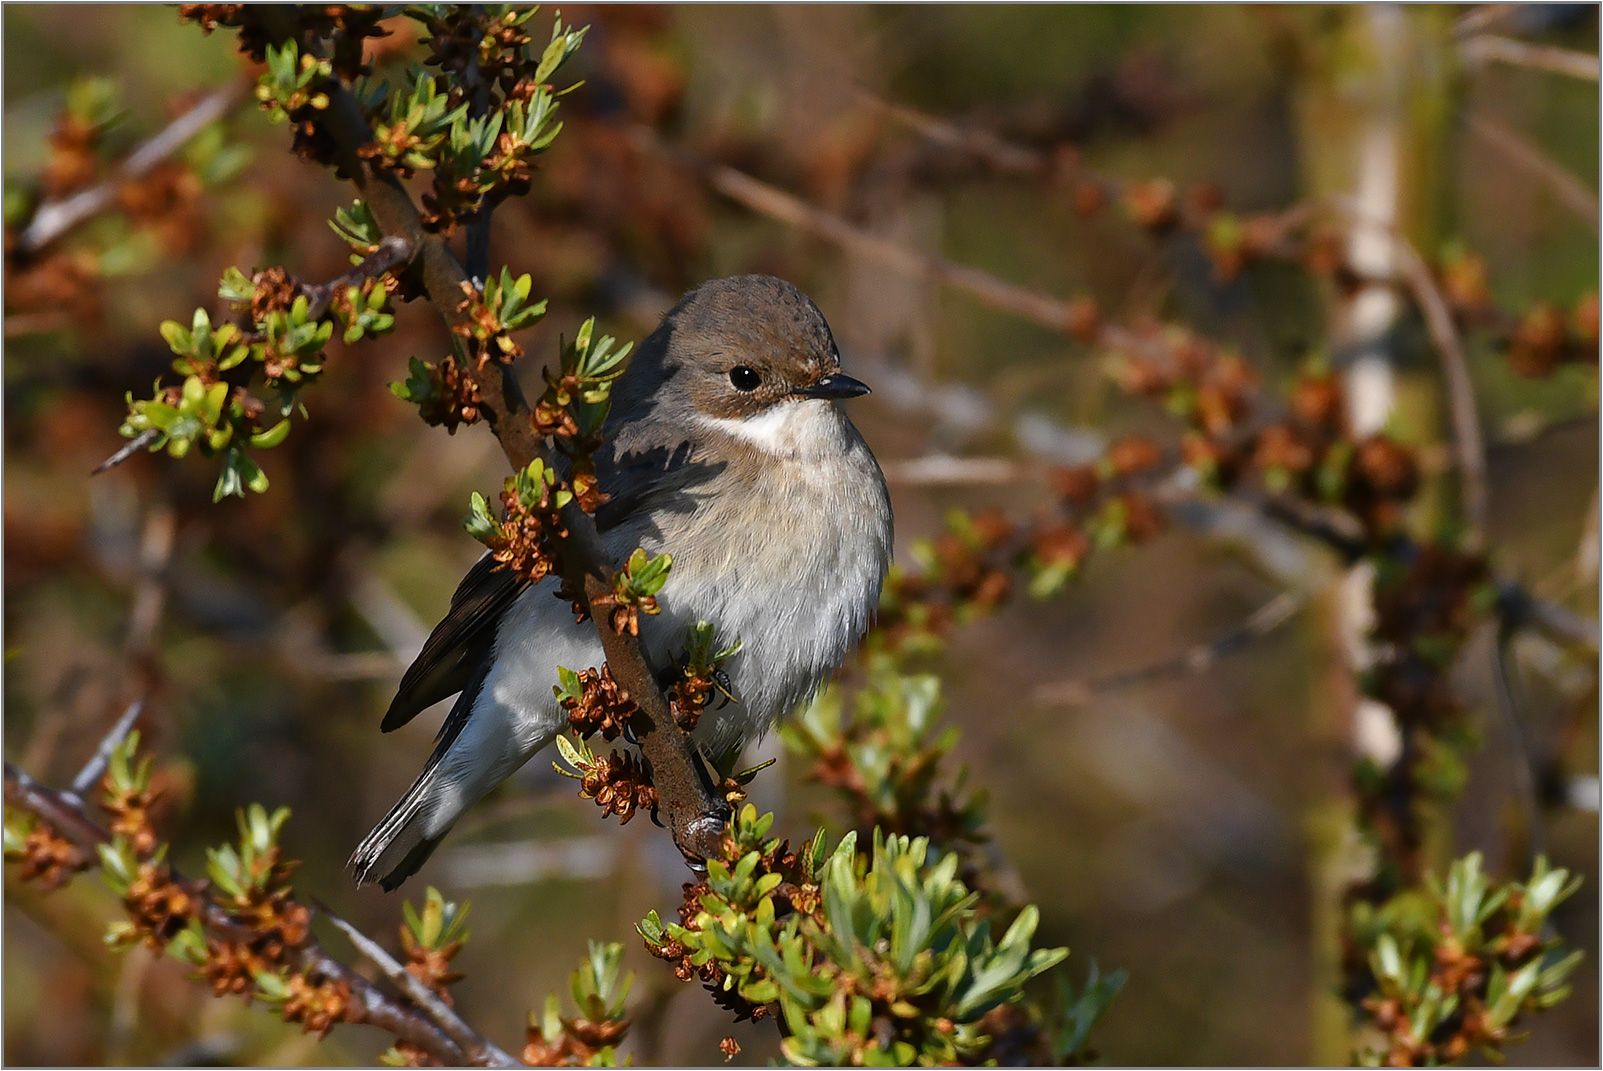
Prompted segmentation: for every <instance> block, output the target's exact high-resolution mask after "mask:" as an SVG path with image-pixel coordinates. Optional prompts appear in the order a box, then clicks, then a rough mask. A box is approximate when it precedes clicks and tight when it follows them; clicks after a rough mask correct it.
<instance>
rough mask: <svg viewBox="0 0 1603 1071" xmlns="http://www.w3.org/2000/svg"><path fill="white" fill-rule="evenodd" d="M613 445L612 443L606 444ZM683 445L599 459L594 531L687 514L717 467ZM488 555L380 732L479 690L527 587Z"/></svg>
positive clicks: (459, 708)
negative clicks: (503, 625)
mask: <svg viewBox="0 0 1603 1071" xmlns="http://www.w3.org/2000/svg"><path fill="white" fill-rule="evenodd" d="M609 445H610V444H609ZM690 454H691V449H690V445H689V444H688V443H682V444H680V445H679V446H678V447H677V448H673V449H670V448H668V447H655V448H652V449H649V450H643V451H631V452H629V453H625V454H622V455H614V454H613V453H612V451H611V450H610V449H609V450H607V451H605V453H604V455H603V456H601V457H598V458H597V468H598V471H599V475H600V477H601V486H602V487H604V488H606V489H607V490H608V493H609V494H610V495H611V496H612V497H611V498H610V499H609V500H608V501H607V502H605V503H603V504H602V506H601V508H600V509H598V510H597V511H596V527H597V528H598V529H599V530H600V531H602V532H606V531H608V530H609V529H611V528H613V527H615V526H617V525H618V524H619V523H621V522H622V521H623V520H625V519H626V518H628V517H631V516H636V515H638V514H639V513H641V512H642V511H653V512H655V511H667V512H674V511H690V510H693V509H695V500H696V498H697V497H698V496H697V495H696V493H695V488H696V486H697V485H698V484H700V483H702V482H703V481H705V480H706V479H708V478H709V477H710V476H711V475H712V474H713V473H715V472H717V471H718V470H719V469H721V468H722V465H713V464H708V463H706V462H700V461H692V460H691V459H690ZM496 565H497V563H496V561H495V559H494V558H492V557H490V556H489V555H488V554H486V555H485V556H484V557H482V558H480V559H479V560H478V561H477V562H476V563H474V565H473V568H471V569H469V570H468V574H467V576H465V577H463V578H462V583H461V584H460V585H458V587H457V589H456V594H455V595H453V596H452V597H451V609H450V610H449V611H447V612H446V615H445V619H444V620H442V621H441V622H440V623H439V624H438V625H435V626H434V631H433V632H431V633H430V634H429V638H428V642H427V643H425V644H424V645H423V650H422V651H421V652H419V653H418V656H417V658H416V660H414V661H413V663H412V665H411V666H410V667H409V668H408V669H407V671H406V673H405V675H403V676H402V677H401V684H400V687H399V688H398V689H397V690H396V693H395V698H394V699H393V700H392V701H391V702H390V709H389V710H388V711H387V712H386V713H385V715H384V721H383V722H382V723H381V724H380V728H382V729H383V730H384V731H385V732H389V731H391V730H392V729H398V728H400V727H401V726H403V725H405V724H406V723H407V722H409V721H411V720H412V719H413V718H415V717H417V715H418V714H419V712H421V711H423V710H426V709H428V708H429V707H431V706H433V705H434V704H435V703H438V702H439V701H440V700H442V699H445V698H447V697H449V696H452V695H455V694H456V693H457V692H461V691H464V690H467V691H477V688H476V683H477V682H480V681H482V679H483V672H484V671H485V670H486V669H487V668H488V663H489V661H490V655H491V653H492V651H493V648H494V646H495V632H496V628H497V627H498V626H499V625H500V621H501V617H502V615H503V614H505V613H506V612H507V611H508V610H510V609H511V608H512V604H513V602H515V601H516V600H517V597H518V596H519V595H521V594H523V592H524V590H525V589H527V588H528V586H529V585H528V583H527V582H526V581H523V580H520V579H518V577H517V575H516V574H515V573H513V572H512V571H511V570H509V569H499V568H497V567H496ZM471 713H472V702H471V699H469V700H468V701H465V702H458V703H457V705H456V706H455V707H453V708H452V710H451V713H450V715H449V716H448V717H447V719H446V724H445V725H444V726H443V727H442V728H441V730H440V733H441V739H442V740H446V741H447V742H448V739H454V738H455V736H456V733H457V732H458V731H460V728H461V724H460V723H464V722H466V720H467V718H468V715H469V714H471Z"/></svg>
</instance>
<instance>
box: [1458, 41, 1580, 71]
mask: <svg viewBox="0 0 1603 1071" xmlns="http://www.w3.org/2000/svg"><path fill="white" fill-rule="evenodd" d="M1458 50H1459V55H1461V56H1462V57H1463V59H1464V62H1465V63H1466V64H1471V65H1473V64H1475V63H1479V62H1481V61H1484V60H1496V61H1498V62H1499V63H1507V64H1511V65H1513V66H1515V67H1528V68H1530V69H1532V70H1537V71H1547V72H1549V73H1551V74H1563V75H1568V76H1569V77H1571V78H1580V79H1583V80H1585V81H1588V82H1595V81H1597V79H1598V59H1597V57H1596V56H1594V55H1592V54H1590V53H1587V52H1577V51H1575V50H1574V49H1570V48H1558V47H1557V46H1554V45H1533V44H1531V43H1530V42H1528V41H1517V40H1515V39H1514V38H1512V37H1499V36H1497V35H1495V34H1488V33H1482V34H1476V35H1474V36H1473V37H1468V38H1465V39H1464V40H1463V41H1462V42H1460V43H1459V46H1458Z"/></svg>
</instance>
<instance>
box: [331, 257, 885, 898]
mask: <svg viewBox="0 0 1603 1071" xmlns="http://www.w3.org/2000/svg"><path fill="white" fill-rule="evenodd" d="M867 393H868V387H866V386H864V385H863V384H862V383H860V382H858V381H857V380H855V379H853V378H852V377H850V376H848V375H846V374H844V373H843V372H842V371H841V370H840V351H839V349H838V348H837V347H836V345H835V340H834V337H833V336H832V335H831V334H830V330H829V325H828V324H827V323H825V322H824V317H823V314H822V313H820V312H819V311H818V307H817V306H816V305H814V304H813V302H812V301H811V300H810V299H809V298H808V297H807V295H805V294H803V293H802V292H801V291H800V290H798V289H797V288H796V287H794V286H792V285H791V284H790V283H787V282H784V281H783V280H780V279H775V278H772V277H770V276H765V275H742V276H737V277H734V278H730V279H719V280H715V281H712V282H708V283H705V284H703V285H702V286H700V287H698V288H697V289H695V290H693V291H691V292H690V293H689V294H687V295H686V296H685V297H684V298H683V299H682V300H681V301H680V302H679V304H677V305H676V306H674V308H673V309H671V310H670V311H669V312H668V314H667V315H666V316H665V317H664V318H663V321H662V324H661V325H660V326H659V327H658V328H657V329H656V330H655V331H654V332H652V334H651V335H650V336H649V337H648V338H647V339H646V340H645V342H643V343H642V344H641V346H640V348H639V350H638V351H637V352H636V353H635V355H634V356H633V358H632V360H631V361H630V364H629V367H628V369H627V370H626V371H625V372H624V374H623V375H622V376H621V377H620V378H619V379H618V380H617V382H616V383H615V384H614V386H613V392H612V396H613V405H612V410H611V413H610V415H609V417H608V420H607V425H606V429H605V430H606V434H607V437H608V442H607V444H606V446H605V447H604V448H603V449H602V450H601V451H600V452H598V454H597V455H596V470H597V474H598V476H599V477H600V483H601V489H602V490H603V491H604V492H606V493H607V494H608V495H609V496H610V498H609V499H608V500H607V501H606V502H604V503H603V504H602V505H601V507H600V508H599V509H597V511H596V515H595V516H596V527H597V529H598V530H599V531H600V533H601V537H602V541H603V542H604V544H605V545H606V548H607V551H608V553H609V554H610V555H611V556H612V558H613V559H614V560H615V561H622V560H623V559H624V558H625V557H627V556H628V555H629V553H630V552H631V551H633V550H634V549H635V548H636V547H643V548H645V550H646V551H647V552H648V553H651V554H658V553H662V552H668V553H671V554H672V555H673V567H672V569H671V571H670V572H669V575H668V580H667V583H666V584H665V585H664V587H663V589H662V591H661V592H660V593H659V594H658V596H657V601H658V605H659V606H660V608H661V609H660V612H659V613H658V614H656V615H654V616H650V617H642V618H641V621H640V642H641V649H642V651H643V653H644V655H645V657H646V660H647V662H648V664H649V665H650V666H651V667H652V668H653V670H654V671H655V672H656V673H657V674H658V676H659V679H663V676H664V674H665V673H666V672H668V671H670V670H671V669H672V667H673V666H674V665H675V664H676V662H675V660H676V658H678V657H679V656H680V655H682V654H683V651H684V647H685V643H686V639H687V636H688V634H689V631H690V627H691V626H693V625H694V624H695V623H696V622H698V621H709V622H712V623H713V624H714V625H715V626H717V628H718V634H719V637H720V639H724V640H728V639H735V638H738V639H739V640H740V641H741V648H740V650H739V651H738V652H737V653H736V654H734V655H733V656H731V657H730V659H729V660H728V661H727V662H726V663H725V664H724V667H723V670H724V673H725V674H727V680H726V681H725V683H726V684H727V690H728V693H729V699H730V701H728V702H726V703H724V705H722V706H710V707H709V708H708V709H707V710H706V711H705V712H704V713H703V715H702V717H701V720H700V722H699V723H698V724H697V726H696V730H695V733H694V740H695V742H696V743H697V744H698V746H700V747H701V749H702V750H703V751H704V752H705V753H706V754H708V755H709V756H711V757H712V758H713V759H714V761H716V762H724V761H727V760H728V759H730V758H732V757H733V756H734V754H735V753H736V752H737V751H738V749H739V748H740V747H741V746H743V745H744V744H745V742H746V741H747V740H749V739H751V738H753V737H760V736H761V735H762V734H764V733H766V732H767V731H768V729H769V728H770V727H771V726H772V725H773V724H774V722H775V721H776V720H778V719H780V718H782V717H784V716H785V715H787V714H788V713H790V712H791V711H792V710H793V709H795V708H796V707H797V706H798V705H799V704H800V703H801V702H802V701H803V700H805V699H807V698H808V697H809V696H811V695H812V694H813V692H814V691H816V690H817V688H818V687H819V685H821V684H822V683H823V682H824V681H825V680H826V679H827V678H828V677H829V676H830V675H831V674H832V673H834V671H835V670H836V669H837V668H838V667H839V666H840V664H841V662H842V661H843V660H844V659H845V658H846V656H847V654H848V653H849V652H850V651H851V650H852V649H853V647H854V646H855V645H856V644H857V641H858V640H859V639H861V638H862V635H863V633H864V632H865V631H867V629H868V627H869V624H870V623H871V620H872V617H873V613H874V609H875V607H876V605H877V604H878V599H879V592H880V586H881V584H882V583H883V581H884V579H885V572H886V570H887V569H888V568H889V565H890V557H891V524H892V521H891V506H890V496H889V494H888V492H887V491H886V488H885V477H884V475H883V474H882V473H881V472H880V468H879V464H878V463H877V462H876V461H875V460H874V455H873V453H872V452H870V450H869V448H868V445H867V444H866V443H864V442H863V438H862V436H861V435H859V434H858V432H857V429H856V428H855V427H853V426H852V422H851V421H850V420H848V419H847V417H846V414H845V413H844V412H843V411H842V409H841V407H840V405H839V404H838V403H839V402H841V401H842V400H844V399H847V398H855V397H857V396H859V395H863V394H867ZM557 587H558V581H557V580H556V579H555V578H554V577H547V578H546V579H544V580H542V581H540V582H539V583H536V584H533V585H529V584H527V583H525V582H522V581H520V580H519V579H518V578H517V577H516V576H515V575H514V574H513V573H512V572H510V571H508V570H505V569H499V568H497V563H496V562H495V560H494V559H493V558H491V557H489V556H488V555H486V556H484V557H481V558H480V559H479V561H478V563H477V564H475V565H474V566H473V568H472V569H470V570H469V571H468V574H467V576H466V577H465V578H464V579H463V580H462V583H461V585H460V586H459V587H458V588H457V591H456V594H455V596H453V597H452V599H451V607H450V610H449V611H448V612H447V614H446V616H445V619H444V620H443V621H441V622H440V623H439V624H438V625H437V626H435V628H434V631H433V633H432V634H431V635H430V636H429V638H428V641H427V642H426V643H425V644H424V646H423V650H422V652H421V653H420V654H419V655H418V657H417V660H416V661H415V662H413V663H412V665H411V667H410V668H409V669H408V670H407V671H406V673H405V675H404V676H403V677H402V678H401V684H400V688H399V690H398V691H397V693H396V696H395V699H394V700H393V701H392V702H391V703H390V707H389V711H388V712H387V713H386V714H385V716H384V721H383V724H382V729H383V730H384V731H385V732H389V731H390V730H392V729H396V728H399V727H400V726H402V725H405V724H406V723H407V722H408V721H410V720H411V719H412V718H413V717H415V716H416V715H417V714H418V713H419V712H420V711H422V710H424V709H426V708H427V707H430V706H432V705H433V704H435V703H437V702H440V701H441V700H443V699H446V698H449V697H450V696H451V695H453V694H456V693H460V695H459V697H458V698H457V700H456V703H455V705H453V706H452V708H451V712H450V714H449V715H447V716H446V719H445V723H444V725H443V726H442V727H441V729H440V734H439V737H438V741H437V743H436V745H435V748H434V753H433V754H432V755H431V756H430V758H429V760H428V763H427V765H426V766H425V767H424V768H423V773H422V774H421V775H419V777H418V779H417V781H416V782H415V783H414V784H413V785H412V787H411V788H410V789H409V790H407V793H406V795H404V796H402V797H401V800H400V802H398V803H397V804H396V805H395V806H394V807H392V808H391V809H390V812H389V814H387V815H385V816H384V819H383V820H382V821H381V822H379V824H378V825H377V826H376V827H375V828H374V829H373V831H372V832H371V833H369V834H368V836H367V839H366V840H364V841H363V842H362V844H361V846H360V847H358V848H357V849H356V852H355V853H354V854H353V855H352V856H351V861H350V866H351V868H352V869H353V870H354V871H355V874H356V880H357V882H358V884H363V883H367V882H372V881H377V882H378V883H379V884H380V885H382V886H383V887H384V888H385V889H386V890H388V889H394V888H395V887H396V886H398V885H400V884H401V882H403V881H405V880H406V879H407V878H408V877H409V876H410V875H412V874H413V873H414V872H416V870H417V869H418V867H420V866H421V865H422V864H423V862H424V860H426V859H427V858H428V857H429V854H430V853H431V852H433V851H434V849H435V847H436V846H438V844H439V843H440V840H441V839H442V838H443V837H444V836H445V835H446V833H448V832H449V831H450V829H451V826H452V825H453V824H454V823H455V822H456V820H457V819H458V818H459V817H461V815H462V813H463V812H464V811H465V810H467V808H469V807H471V806H472V805H473V804H474V803H476V802H478V800H480V799H481V798H483V797H484V795H485V794H486V793H488V792H489V791H490V790H491V789H493V788H494V787H495V786H496V785H498V784H500V783H501V782H502V781H504V780H506V779H507V778H508V777H509V776H511V774H512V773H513V771H515V770H516V769H518V767H520V766H522V765H523V764H524V763H525V762H526V761H528V759H529V758H530V757H531V756H532V755H534V754H535V753H536V752H537V751H539V750H540V749H541V748H543V747H545V746H546V745H547V744H549V743H551V741H552V740H553V739H554V738H555V737H556V736H557V734H558V733H559V732H561V731H562V730H563V729H565V728H566V727H567V715H566V712H565V711H564V710H563V709H562V708H561V707H560V706H559V705H558V703H557V700H556V696H555V693H554V685H555V684H556V682H557V667H558V666H565V667H567V668H569V669H573V670H583V669H588V668H599V667H600V666H601V665H602V662H603V661H604V658H605V656H604V654H603V653H602V648H601V642H600V639H599V638H598V637H597V635H596V632H595V626H594V624H593V623H591V622H588V621H587V622H585V623H583V624H576V623H575V622H574V619H573V614H572V612H571V610H570V608H569V605H568V603H567V602H566V601H564V600H562V599H561V598H559V597H558V596H557V594H556V592H557Z"/></svg>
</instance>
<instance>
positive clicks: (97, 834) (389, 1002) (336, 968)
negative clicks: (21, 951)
mask: <svg viewBox="0 0 1603 1071" xmlns="http://www.w3.org/2000/svg"><path fill="white" fill-rule="evenodd" d="M5 778H6V785H5V798H6V803H7V804H8V805H10V806H13V807H20V808H21V809H23V810H25V811H28V812H29V813H31V814H34V815H36V816H37V817H39V818H40V819H41V820H43V821H44V822H45V823H47V824H48V825H49V826H50V827H51V828H53V829H54V830H55V831H56V832H58V833H60V834H61V835H62V836H64V837H66V838H67V839H68V840H70V841H72V842H73V844H75V845H76V846H77V847H78V848H79V849H80V850H81V851H82V852H83V853H84V856H85V862H84V866H83V869H88V868H89V867H91V866H93V865H94V860H95V859H97V858H98V857H99V851H98V849H99V846H100V845H102V844H109V843H111V839H112V838H111V834H110V833H108V832H107V831H106V830H105V829H102V828H101V827H100V826H99V825H98V824H96V823H95V821H94V820H93V819H91V818H90V817H89V815H88V814H87V812H86V811H85V810H84V802H83V800H81V799H79V798H78V797H76V796H74V795H70V794H68V793H64V792H56V791H54V790H52V789H48V788H45V787H44V786H43V785H40V784H38V783H37V782H36V781H34V780H33V778H31V777H29V776H28V775H27V774H25V773H23V772H22V771H21V770H19V769H17V768H16V767H15V766H12V765H11V764H10V763H9V762H8V763H6V765H5ZM173 880H174V881H175V882H179V883H181V884H184V885H185V888H186V889H187V890H188V891H189V892H190V893H191V894H192V895H193V899H194V901H195V903H197V904H199V905H201V907H200V912H201V917H200V921H201V923H202V925H203V926H205V928H206V929H207V931H208V932H210V933H213V934H216V935H219V936H228V937H232V936H236V935H237V934H238V932H239V925H238V924H237V923H236V922H235V921H234V920H233V918H231V917H230V916H229V914H228V912H227V911H225V910H223V909H222V908H221V907H219V906H218V905H217V904H215V903H213V902H212V901H211V900H210V899H209V898H208V897H207V896H206V895H205V893H204V892H203V891H202V890H201V889H200V887H199V886H197V885H195V884H194V883H188V882H184V880H183V878H181V877H180V876H179V875H178V872H177V871H173ZM291 956H292V957H293V958H294V960H295V961H296V964H297V966H299V967H300V968H301V969H302V970H305V971H313V972H316V973H318V974H321V975H323V976H324V977H325V978H329V979H332V980H334V981H337V982H340V983H343V984H344V985H345V987H346V988H347V989H348V990H349V991H350V993H351V997H352V998H353V1000H354V1002H355V1004H356V1007H355V1008H354V1009H353V1014H351V1016H350V1017H349V1018H348V1019H347V1020H346V1021H348V1022H353V1023H370V1024H372V1025H373V1026H376V1027H379V1028H380V1029H382V1030H386V1031H388V1032H389V1033H391V1034H393V1035H394V1036H395V1037H396V1038H398V1039H400V1040H402V1041H407V1042H410V1043H412V1044H413V1045H416V1046H418V1047H419V1048H421V1049H423V1050H424V1051H425V1052H427V1053H428V1054H429V1055H430V1056H432V1057H434V1058H435V1059H436V1060H438V1061H440V1062H441V1063H442V1064H445V1065H447V1066H461V1065H463V1064H464V1063H465V1062H466V1057H465V1055H464V1053H463V1050H462V1048H461V1046H459V1045H458V1044H457V1043H456V1042H455V1041H453V1040H452V1039H451V1038H450V1037H449V1036H448V1035H447V1034H446V1033H445V1032H444V1031H443V1030H441V1029H440V1028H439V1027H438V1026H436V1025H435V1024H434V1023H433V1022H432V1021H430V1020H429V1018H428V1017H427V1016H426V1015H424V1014H423V1012H421V1011H419V1010H418V1009H417V1008H413V1007H411V1006H409V1005H406V1004H403V1003H402V1002H401V1001H399V1000H397V999H395V998H394V997H392V996H390V995H389V994H387V993H385V992H383V991H382V990H380V989H379V988H378V987H376V986H375V985H374V984H373V983H372V982H370V981H368V980H367V979H366V978H363V977H362V976H361V975H359V974H357V973H356V972H355V971H353V970H351V969H350V968H349V967H347V966H345V965H344V964H343V963H341V962H340V961H339V960H337V959H335V958H334V957H332V956H330V955H329V954H328V953H327V952H325V951H323V949H322V948H320V947H318V946H317V945H315V944H309V945H306V946H304V947H302V948H298V949H294V950H292V951H291ZM483 1044H484V1045H485V1046H488V1047H489V1048H493V1046H490V1043H489V1042H487V1041H486V1042H484V1043H483Z"/></svg>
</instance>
